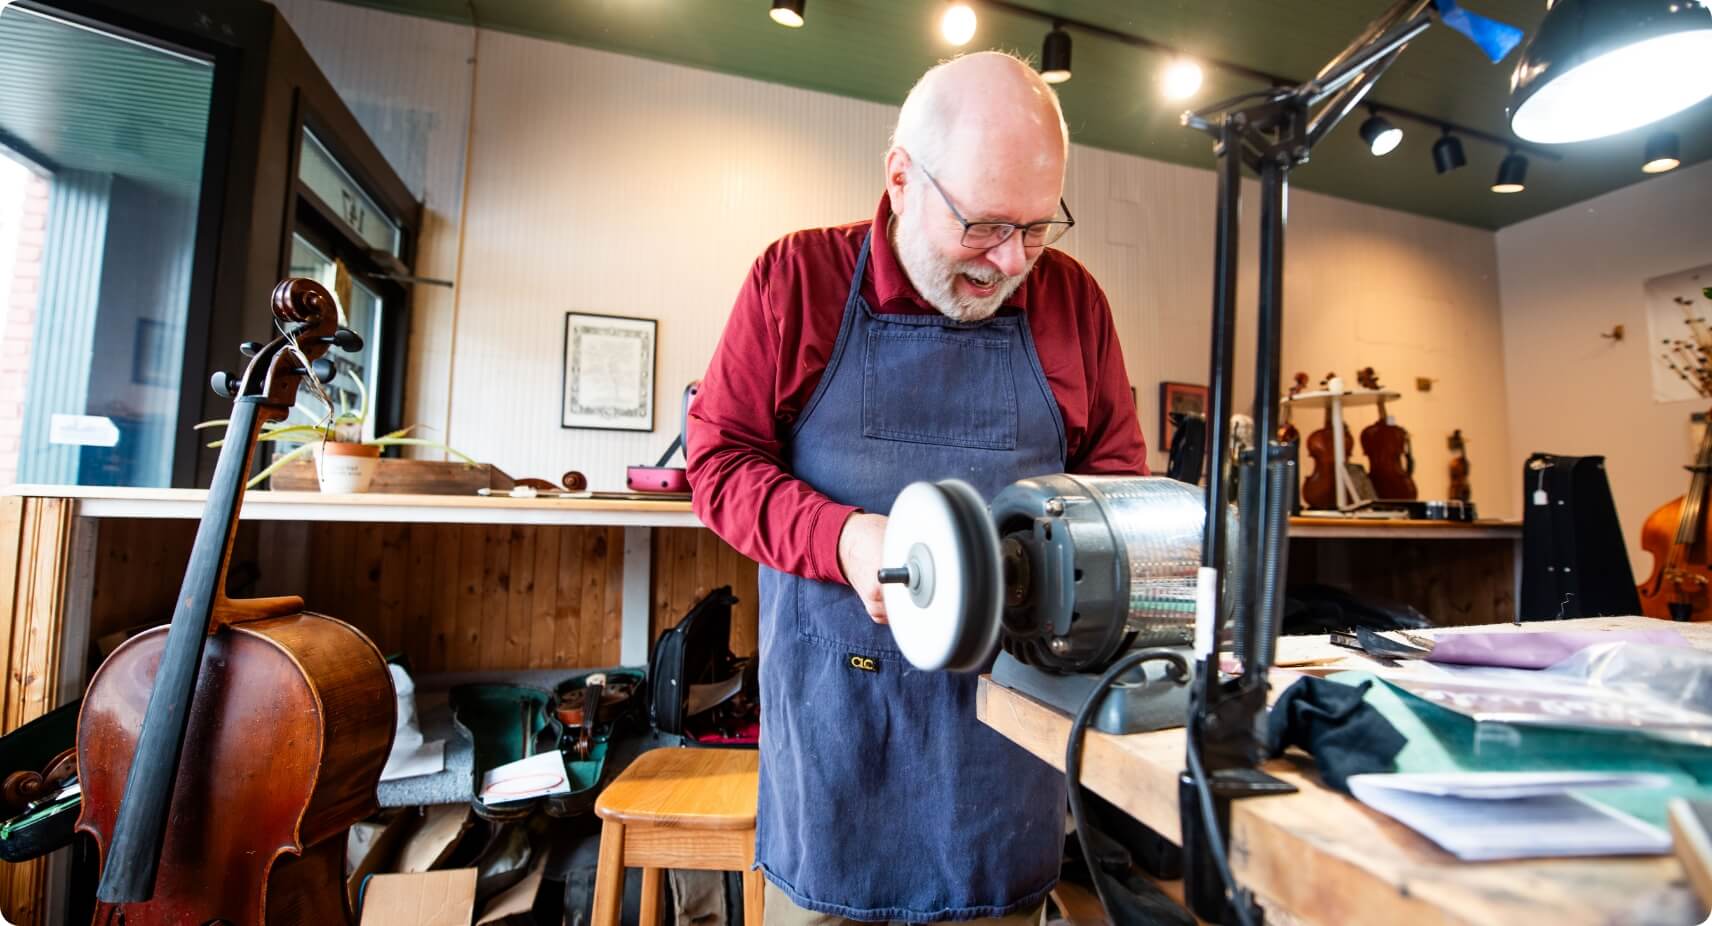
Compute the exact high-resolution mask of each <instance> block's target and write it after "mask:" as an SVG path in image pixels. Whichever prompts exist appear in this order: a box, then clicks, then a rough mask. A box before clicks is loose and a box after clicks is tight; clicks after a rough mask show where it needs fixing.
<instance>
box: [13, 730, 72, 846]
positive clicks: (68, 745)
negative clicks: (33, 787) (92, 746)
mask: <svg viewBox="0 0 1712 926" xmlns="http://www.w3.org/2000/svg"><path fill="white" fill-rule="evenodd" d="M82 705H83V699H82V698H79V699H77V700H76V701H73V702H71V703H70V704H67V705H64V706H63V707H59V708H56V709H54V710H51V711H49V712H47V713H46V714H43V715H42V716H40V717H37V718H36V719H35V720H32V721H30V722H29V723H26V724H24V725H23V726H21V727H19V728H18V729H16V730H13V731H12V732H11V733H8V734H6V735H5V736H0V780H4V782H5V784H6V787H5V789H4V790H5V792H6V798H8V799H6V800H3V801H0V803H3V804H4V811H3V813H4V816H5V817H6V819H5V822H3V823H0V859H3V860H5V861H8V862H23V861H28V860H29V859H33V858H37V857H39V856H43V855H46V854H48V853H49V852H52V851H53V850H55V849H58V848H60V847H61V846H65V845H69V844H70V843H71V841H72V837H73V835H75V832H74V828H75V827H76V825H77V815H78V813H79V812H80V811H81V810H82V807H83V802H82V800H81V798H80V797H79V795H78V794H77V793H76V792H72V793H70V794H66V795H63V796H60V797H54V796H53V793H54V792H56V791H58V790H59V789H58V788H50V790H49V793H48V794H46V795H44V796H43V797H41V798H39V799H36V800H30V801H25V800H23V799H21V798H19V799H12V798H14V792H16V791H19V790H21V789H19V788H18V787H17V786H16V783H18V782H21V781H25V780H30V779H37V780H39V778H40V775H41V773H42V771H43V770H45V769H47V768H48V767H49V766H50V765H52V764H54V762H55V760H56V759H57V758H59V756H60V755H61V754H62V753H64V752H65V751H66V750H68V749H73V748H75V747H76V745H77V711H78V709H79V708H80V707H82ZM73 762H75V759H74V760H73ZM76 780H77V779H76V777H75V771H74V772H73V777H72V779H71V781H72V782H75V781H76ZM68 783H69V782H68Z"/></svg>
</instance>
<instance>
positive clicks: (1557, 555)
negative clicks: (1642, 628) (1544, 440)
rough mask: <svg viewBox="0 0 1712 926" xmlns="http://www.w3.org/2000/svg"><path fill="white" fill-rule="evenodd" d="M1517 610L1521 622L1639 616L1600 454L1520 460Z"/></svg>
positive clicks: (1632, 576)
mask: <svg viewBox="0 0 1712 926" xmlns="http://www.w3.org/2000/svg"><path fill="white" fill-rule="evenodd" d="M1541 491H1543V492H1545V496H1544V504H1539V503H1537V502H1538V501H1539V500H1540V499H1539V497H1538V496H1537V495H1536V493H1538V492H1541ZM1518 607H1519V611H1518V613H1519V614H1520V616H1521V619H1522V620H1525V621H1549V620H1567V619H1570V618H1576V617H1605V616H1611V615H1623V614H1639V613H1641V599H1640V594H1639V593H1638V592H1636V591H1635V573H1634V570H1632V569H1630V568H1629V552H1628V549H1627V548H1626V547H1625V546H1624V544H1623V530H1622V527H1621V526H1620V525H1619V524H1618V523H1617V506H1616V505H1615V504H1614V503H1613V502H1612V500H1611V485H1610V483H1609V482H1608V481H1607V479H1606V476H1605V458H1604V457H1564V456H1557V455H1555V454H1550V453H1536V454H1534V455H1533V456H1530V457H1528V461H1527V463H1525V464H1523V467H1522V600H1521V601H1520V602H1519V603H1518Z"/></svg>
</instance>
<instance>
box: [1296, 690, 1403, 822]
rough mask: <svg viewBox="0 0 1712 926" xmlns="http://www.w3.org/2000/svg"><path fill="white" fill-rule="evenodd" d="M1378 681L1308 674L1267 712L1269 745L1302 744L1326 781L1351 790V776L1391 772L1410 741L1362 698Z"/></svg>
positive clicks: (1345, 789) (1301, 746)
mask: <svg viewBox="0 0 1712 926" xmlns="http://www.w3.org/2000/svg"><path fill="white" fill-rule="evenodd" d="M1372 687H1373V682H1371V681H1367V682H1362V683H1361V684H1360V685H1356V686H1351V685H1344V684H1340V683H1338V682H1328V681H1326V680H1325V679H1320V678H1314V677H1312V676H1306V677H1303V678H1300V679H1297V680H1296V683H1295V684H1293V685H1291V686H1290V687H1289V688H1287V689H1285V690H1284V694H1282V695H1280V696H1279V698H1278V703H1276V704H1274V705H1273V706H1272V713H1271V715H1270V716H1269V717H1267V721H1266V724H1267V729H1266V750H1267V754H1268V755H1272V756H1280V755H1283V754H1284V750H1285V749H1287V748H1289V747H1291V746H1297V747H1300V748H1301V749H1302V750H1303V751H1305V752H1307V753H1308V754H1309V755H1311V756H1313V757H1314V764H1315V765H1317V766H1319V769H1320V777H1321V778H1324V779H1325V781H1326V784H1328V785H1331V786H1332V787H1334V788H1336V789H1338V790H1339V791H1343V792H1345V793H1348V792H1349V785H1348V780H1349V776H1351V775H1361V774H1364V773H1367V772H1389V771H1393V770H1394V769H1395V768H1396V761H1395V760H1396V758H1397V753H1399V752H1402V751H1403V746H1404V744H1406V743H1407V742H1408V741H1407V740H1406V739H1404V738H1403V734H1401V733H1398V732H1397V728H1396V727H1393V726H1392V725H1391V721H1389V720H1386V719H1385V715H1383V714H1381V713H1379V711H1378V710H1376V709H1374V707H1373V706H1372V705H1370V704H1368V703H1367V702H1366V701H1364V700H1362V699H1363V698H1364V697H1365V696H1366V694H1367V689H1369V688H1372Z"/></svg>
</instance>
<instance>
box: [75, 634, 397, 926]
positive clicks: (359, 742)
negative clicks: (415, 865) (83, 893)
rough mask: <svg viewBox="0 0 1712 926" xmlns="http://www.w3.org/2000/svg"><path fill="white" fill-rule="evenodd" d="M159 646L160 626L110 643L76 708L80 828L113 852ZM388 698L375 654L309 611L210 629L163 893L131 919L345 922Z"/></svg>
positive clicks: (389, 712)
mask: <svg viewBox="0 0 1712 926" xmlns="http://www.w3.org/2000/svg"><path fill="white" fill-rule="evenodd" d="M165 643H166V628H164V627H156V628H154V629H152V630H149V631H146V632H144V633H142V634H139V635H137V636H135V637H132V638H131V639H130V640H127V641H126V642H125V643H124V644H123V645H122V646H120V647H119V648H118V649H117V650H115V651H114V652H113V655H112V656H110V657H108V659H107V661H106V662H105V663H103V664H102V666H101V668H100V670H99V671H98V672H97V673H96V675H95V677H94V679H93V680H92V681H91V683H90V686H89V693H88V695H86V696H85V698H84V702H83V709H82V711H81V712H80V714H79V716H78V736H77V740H78V744H79V748H78V756H77V760H78V768H79V769H80V770H82V773H83V780H84V781H85V782H86V784H85V785H84V791H83V815H82V817H81V818H80V819H79V821H78V829H79V830H82V831H84V832H87V833H89V834H90V835H91V836H94V837H95V841H96V843H97V844H98V845H99V846H100V849H101V854H102V858H103V861H105V858H106V854H107V847H108V845H109V844H110V835H111V833H112V831H113V824H114V822H115V819H116V818H117V816H118V810H119V803H120V798H121V796H122V794H123V792H124V784H125V776H126V774H127V772H128V770H129V769H130V766H131V760H132V758H133V756H134V754H135V750H136V742H137V732H138V731H137V719H138V718H140V717H141V716H142V715H143V711H144V709H145V708H146V707H147V704H148V694H149V691H150V690H151V689H152V687H153V682H154V677H155V670H156V668H157V667H158V666H159V665H160V659H161V652H162V649H163V648H164V646H165ZM393 704H394V701H393V692H392V679H391V676H390V675H389V674H388V672H387V669H386V660H385V659H384V658H382V656H381V653H380V650H378V649H376V648H375V645H374V644H373V643H372V642H370V641H369V639H368V638H367V637H365V636H364V635H363V634H362V633H360V632H359V631H357V630H356V629H355V628H353V627H351V626H350V625H349V624H346V623H345V622H343V621H340V620H337V619H335V618H331V617H325V616H323V615H320V614H315V613H311V612H301V613H298V614H295V615H291V616H287V617H273V618H265V619H262V620H253V621H246V622H243V623H237V624H232V625H230V626H227V627H223V628H221V629H220V630H219V631H218V632H216V633H215V634H214V635H213V636H211V637H210V638H209V640H208V643H207V645H206V649H205V650H204V652H203V665H202V672H201V680H200V683H199V684H198V686H197V691H196V695H195V697H194V698H193V700H192V701H191V705H190V727H189V729H190V735H188V736H187V737H186V738H185V745H184V753H183V760H182V763H181V765H180V766H179V774H178V780H177V782H176V785H175V787H174V789H173V793H172V804H171V806H172V814H173V817H174V826H173V827H171V828H170V829H169V830H168V831H167V837H166V842H165V844H164V846H163V847H162V850H161V867H160V874H159V876H158V880H157V881H156V883H155V892H154V897H153V898H152V899H151V900H150V901H149V902H147V903H144V904H127V905H125V906H124V908H123V911H124V917H123V920H122V921H123V922H124V923H126V924H128V926H153V924H163V926H164V924H169V923H170V924H179V923H195V924H201V923H207V922H209V921H211V920H225V921H227V922H230V923H234V924H252V923H253V924H262V923H266V924H270V926H271V924H286V923H291V924H298V923H301V924H317V926H330V924H335V923H346V922H349V921H350V912H349V911H348V910H346V909H345V889H344V875H345V871H344V859H345V831H346V830H347V829H348V828H349V827H350V825H351V824H352V823H353V822H355V821H357V820H360V819H362V818H364V817H366V816H368V815H369V814H371V813H373V812H374V811H375V809H376V803H375V784H376V782H378V781H379V780H380V770H381V767H382V766H384V765H385V764H386V756H387V752H388V751H389V750H390V749H391V747H392V735H393ZM96 921H97V922H101V918H100V917H99V916H97V920H96Z"/></svg>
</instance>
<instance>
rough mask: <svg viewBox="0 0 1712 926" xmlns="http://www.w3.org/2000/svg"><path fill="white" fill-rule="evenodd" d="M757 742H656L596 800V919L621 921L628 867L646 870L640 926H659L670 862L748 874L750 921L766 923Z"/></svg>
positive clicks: (603, 924) (599, 925) (602, 924)
mask: <svg viewBox="0 0 1712 926" xmlns="http://www.w3.org/2000/svg"><path fill="white" fill-rule="evenodd" d="M759 766H760V755H759V754H758V753H756V751H755V750H753V749H653V750H649V751H648V752H645V753H643V754H642V755H640V756H638V757H637V759H636V761H635V762H634V763H632V764H631V766H630V767H629V768H627V769H625V770H624V772H623V774H621V775H619V776H618V777H617V778H615V779H613V781H612V784H609V785H607V786H606V790H605V791H604V792H602V793H601V795H600V799H599V800H597V801H595V805H594V812H595V813H597V814H599V815H600V819H601V821H602V822H601V827H600V863H599V867H598V868H596V870H595V876H594V921H593V923H592V924H591V926H618V915H619V907H620V906H621V905H622V904H623V903H624V869H626V868H640V869H642V918H641V920H640V921H639V923H640V926H659V923H660V899H661V891H660V874H661V872H662V870H663V869H667V868H679V869H684V868H694V869H704V870H712V871H740V872H742V873H743V923H744V926H761V873H760V872H759V871H755V870H751V867H750V866H752V865H753V864H754V862H755V795H756V790H757V780H758V778H757V772H758V769H759Z"/></svg>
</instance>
